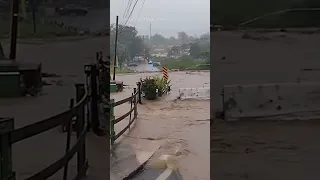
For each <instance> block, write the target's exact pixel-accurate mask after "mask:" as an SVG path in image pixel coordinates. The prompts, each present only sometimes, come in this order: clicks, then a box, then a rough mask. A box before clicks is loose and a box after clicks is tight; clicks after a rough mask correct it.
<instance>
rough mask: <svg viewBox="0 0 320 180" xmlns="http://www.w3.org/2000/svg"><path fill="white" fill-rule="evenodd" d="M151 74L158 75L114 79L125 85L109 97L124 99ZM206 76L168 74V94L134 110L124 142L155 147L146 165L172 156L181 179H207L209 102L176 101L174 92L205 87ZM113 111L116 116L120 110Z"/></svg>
mask: <svg viewBox="0 0 320 180" xmlns="http://www.w3.org/2000/svg"><path fill="white" fill-rule="evenodd" d="M155 75H161V73H141V74H134V75H121V76H118V77H117V79H118V80H122V81H123V82H124V84H127V85H129V86H128V89H125V91H124V92H121V93H117V94H114V95H112V97H113V98H115V99H118V100H119V99H120V98H121V97H122V98H123V97H126V94H127V95H129V93H131V89H132V88H133V87H135V83H136V82H137V81H138V80H139V79H140V78H144V77H147V76H155ZM209 75H210V74H209V72H194V73H190V72H172V73H170V74H169V79H170V80H171V82H172V91H171V92H170V94H168V96H166V97H162V98H161V99H159V100H157V101H147V100H143V103H144V104H143V105H139V107H138V113H139V114H138V121H137V122H136V125H135V127H134V128H133V129H132V130H131V132H130V134H129V135H128V136H127V138H126V139H125V140H124V141H125V142H126V143H130V144H132V146H133V147H136V148H137V149H144V148H147V147H148V146H150V143H154V144H157V145H159V146H160V148H159V149H158V150H157V151H156V153H155V154H154V156H153V157H152V158H151V160H150V163H149V164H151V165H152V164H153V163H155V162H157V161H158V159H159V157H160V156H161V155H164V154H165V155H172V156H173V157H174V159H175V160H177V162H178V165H177V166H178V168H179V172H180V174H181V175H182V176H183V179H185V180H194V179H199V180H200V179H201V180H209V179H210V141H209V140H210V136H209V134H210V121H209V117H210V115H209V114H210V102H209V100H196V99H193V100H178V99H177V96H178V95H179V94H178V91H179V88H191V87H194V88H197V87H203V86H209V82H210V77H209ZM125 108H126V109H127V107H125ZM115 111H116V112H115V114H116V116H117V114H118V113H120V110H119V109H118V110H117V109H116V110H115ZM200 167H201V168H200Z"/></svg>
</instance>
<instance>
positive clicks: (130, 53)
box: [110, 25, 146, 63]
mask: <svg viewBox="0 0 320 180" xmlns="http://www.w3.org/2000/svg"><path fill="white" fill-rule="evenodd" d="M110 29H111V31H110V49H111V51H110V56H111V57H114V47H115V34H116V27H115V26H114V25H111V27H110ZM118 32H119V33H120V34H119V36H118V51H117V53H118V54H119V53H120V54H122V56H125V57H122V58H121V59H120V57H119V63H123V62H124V59H126V58H127V59H129V60H130V59H132V58H133V57H135V56H137V55H142V54H144V50H145V49H146V46H145V44H144V42H143V39H142V37H141V36H138V31H137V30H136V28H135V27H132V26H123V25H119V27H118ZM120 47H122V48H120Z"/></svg>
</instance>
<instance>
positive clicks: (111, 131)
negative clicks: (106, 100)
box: [109, 99, 116, 146]
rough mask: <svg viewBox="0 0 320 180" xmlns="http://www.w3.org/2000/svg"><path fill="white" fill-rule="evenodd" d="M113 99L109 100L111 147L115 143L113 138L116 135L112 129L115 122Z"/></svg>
mask: <svg viewBox="0 0 320 180" xmlns="http://www.w3.org/2000/svg"><path fill="white" fill-rule="evenodd" d="M113 105H114V99H110V104H109V106H110V141H111V145H112V146H113V145H114V142H115V137H116V133H115V129H114V125H115V124H114V121H115V116H114V106H113Z"/></svg>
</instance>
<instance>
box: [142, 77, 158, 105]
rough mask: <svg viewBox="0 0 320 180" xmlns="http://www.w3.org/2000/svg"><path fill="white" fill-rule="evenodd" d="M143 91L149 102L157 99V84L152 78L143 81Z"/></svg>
mask: <svg viewBox="0 0 320 180" xmlns="http://www.w3.org/2000/svg"><path fill="white" fill-rule="evenodd" d="M141 91H142V92H143V93H144V94H145V98H146V99H148V100H155V99H157V84H156V80H155V79H154V78H152V77H147V78H145V79H143V80H142V84H141Z"/></svg>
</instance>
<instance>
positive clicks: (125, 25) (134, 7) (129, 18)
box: [119, 0, 139, 36]
mask: <svg viewBox="0 0 320 180" xmlns="http://www.w3.org/2000/svg"><path fill="white" fill-rule="evenodd" d="M138 1H139V0H136V2H135V4H134V5H133V8H132V10H131V12H130V14H129V16H128V18H127V20H126V22H125V23H124V24H123V25H122V26H123V27H122V29H121V30H120V32H119V36H120V34H121V33H122V30H123V29H124V27H125V26H126V25H127V23H128V21H129V19H130V17H131V15H132V13H133V11H134V8H135V7H136V5H137V3H138Z"/></svg>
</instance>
